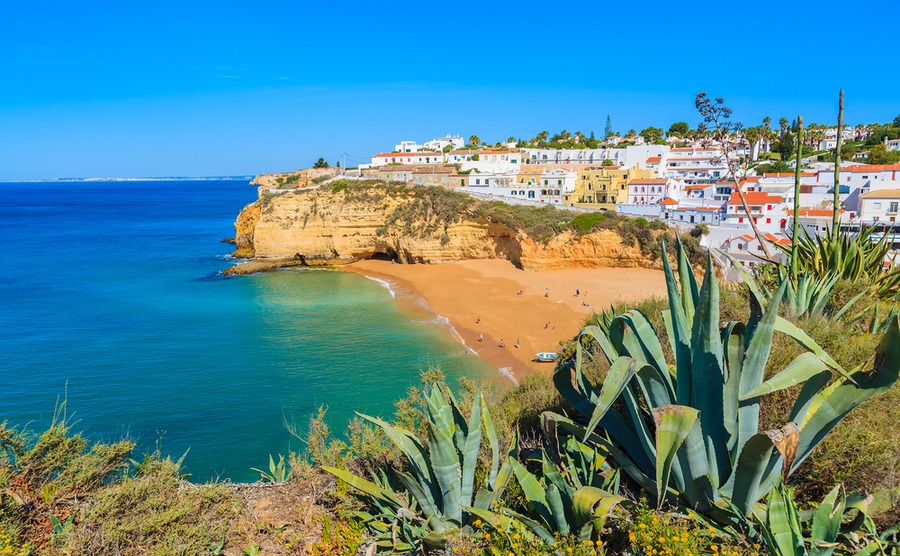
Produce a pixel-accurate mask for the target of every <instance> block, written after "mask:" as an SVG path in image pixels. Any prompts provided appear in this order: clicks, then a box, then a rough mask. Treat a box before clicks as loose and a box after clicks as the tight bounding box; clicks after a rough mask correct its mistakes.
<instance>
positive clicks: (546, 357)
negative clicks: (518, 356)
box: [534, 351, 559, 363]
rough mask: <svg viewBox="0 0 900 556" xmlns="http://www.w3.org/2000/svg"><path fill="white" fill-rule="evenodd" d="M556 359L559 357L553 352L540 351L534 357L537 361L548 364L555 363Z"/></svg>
mask: <svg viewBox="0 0 900 556" xmlns="http://www.w3.org/2000/svg"><path fill="white" fill-rule="evenodd" d="M557 357H559V354H558V353H556V352H553V351H542V352H540V353H538V354H536V355H535V356H534V358H535V359H537V360H538V361H546V362H548V363H549V362H552V361H556V359H557Z"/></svg>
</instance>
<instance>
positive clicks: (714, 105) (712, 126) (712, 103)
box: [694, 93, 772, 261]
mask: <svg viewBox="0 0 900 556" xmlns="http://www.w3.org/2000/svg"><path fill="white" fill-rule="evenodd" d="M694 106H696V107H697V111H698V112H700V115H701V116H703V122H701V123H700V125H698V126H697V131H698V132H699V133H704V132H707V131H708V132H710V135H711V136H712V138H713V139H714V140H715V141H717V142H718V143H719V144H720V145H722V152H723V159H724V160H723V161H724V162H725V165H726V167H727V168H728V174H729V175H730V176H731V181H732V189H733V190H734V191H735V192H736V193H737V194H738V198H739V199H740V200H741V206H742V207H743V209H744V214H746V215H747V216H750V214H751V212H750V208H749V207H748V206H747V201H746V199H744V192H743V190H742V189H741V184H739V183H738V172H739V171H740V170H741V168H740V166H739V165H738V163H737V162H736V161H735V160H734V159H733V158H732V157H731V156H730V155H731V147H730V144H731V143H730V141H729V140H728V139H729V138H730V137H731V135H732V134H736V133H739V132H740V131H741V128H742V127H743V126H742V125H741V124H740V123H738V122H732V121H731V114H732V112H733V111H732V110H731V108H728V107H727V106H725V99H724V98H722V97H718V98H716V99H715V100H713V99H711V98H709V95H707V94H706V93H697V98H696V100H695V101H694ZM748 219H749V220H750V227H751V228H753V233H754V235H756V239H757V240H758V241H759V245H760V247H762V249H763V254H764V255H765V258H766V259H767V260H769V261H771V260H772V255H771V254H770V253H769V246H768V244H767V242H766V240H765V238H763V236H762V234H761V233H760V231H759V228H757V227H756V220H755V219H753V218H748Z"/></svg>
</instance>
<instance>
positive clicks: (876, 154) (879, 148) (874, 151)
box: [868, 143, 900, 164]
mask: <svg viewBox="0 0 900 556" xmlns="http://www.w3.org/2000/svg"><path fill="white" fill-rule="evenodd" d="M868 162H869V164H894V163H895V162H900V151H889V150H887V147H886V146H885V145H884V143H879V144H877V145H875V146H874V147H872V148H871V149H869V160H868Z"/></svg>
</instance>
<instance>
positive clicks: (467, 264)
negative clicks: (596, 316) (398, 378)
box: [337, 259, 666, 382]
mask: <svg viewBox="0 0 900 556" xmlns="http://www.w3.org/2000/svg"><path fill="white" fill-rule="evenodd" d="M337 270H341V271H344V272H355V273H357V274H361V275H363V276H365V277H367V278H369V279H373V280H376V281H381V282H384V283H386V284H387V287H388V290H389V291H391V294H392V296H393V297H394V298H395V299H397V300H398V301H400V302H401V303H404V302H408V303H417V301H416V299H421V300H422V301H421V302H422V303H423V304H424V305H425V307H421V306H420V309H421V308H424V309H425V310H427V311H429V312H431V313H433V314H434V315H436V316H437V317H443V318H445V319H446V320H447V322H448V333H449V334H450V335H451V336H456V335H458V337H455V338H454V339H456V341H457V342H459V343H461V344H462V345H463V346H465V347H466V348H467V349H470V350H471V351H473V352H474V353H475V354H477V355H478V356H479V357H481V358H482V359H484V360H485V361H486V362H488V363H489V364H491V365H492V366H493V367H495V368H496V369H498V370H499V371H500V373H501V374H504V375H506V376H507V377H508V378H511V379H512V380H513V381H514V382H515V381H517V380H518V379H520V378H522V377H523V376H525V375H526V374H528V373H532V372H550V371H552V369H553V368H554V365H553V364H552V363H542V362H536V361H534V358H535V354H537V353H538V352H543V351H557V348H558V346H559V344H560V343H561V342H563V341H566V340H570V339H572V338H574V337H575V336H576V335H577V334H578V331H579V330H581V327H582V324H583V322H584V320H585V318H587V317H588V316H589V315H590V314H592V313H593V312H595V311H596V310H602V309H604V308H606V307H608V306H609V305H610V304H612V303H615V302H618V301H626V300H632V299H639V298H643V297H646V296H648V295H660V296H662V295H665V293H666V290H665V280H664V276H663V273H662V271H659V270H650V269H640V268H598V269H565V270H540V271H524V270H520V269H518V268H516V267H515V266H514V265H513V264H512V263H510V262H509V261H506V260H500V259H483V260H469V261H461V262H454V263H444V264H433V265H424V264H422V265H406V264H393V263H391V262H389V261H380V260H364V261H357V262H354V263H351V264H349V265H346V266H342V267H340V268H338V269H337ZM382 285H385V284H382ZM576 290H577V292H578V295H576ZM519 292H521V294H520V293H519ZM453 331H455V333H456V334H453ZM481 336H483V340H482V341H479V338H480V337H481ZM501 340H502V341H503V342H504V343H505V347H501V346H500V342H501ZM517 342H518V343H519V347H516V343H517Z"/></svg>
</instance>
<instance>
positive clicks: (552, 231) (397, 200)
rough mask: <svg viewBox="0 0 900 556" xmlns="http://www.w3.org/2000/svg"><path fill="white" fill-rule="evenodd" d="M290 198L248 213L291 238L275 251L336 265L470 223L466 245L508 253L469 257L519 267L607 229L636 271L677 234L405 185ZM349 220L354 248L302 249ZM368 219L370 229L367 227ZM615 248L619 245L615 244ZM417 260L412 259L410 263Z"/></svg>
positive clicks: (274, 197) (268, 196)
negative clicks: (553, 246) (537, 249)
mask: <svg viewBox="0 0 900 556" xmlns="http://www.w3.org/2000/svg"><path fill="white" fill-rule="evenodd" d="M283 195H284V194H280V193H274V192H269V191H262V192H261V196H260V201H259V203H258V204H257V205H253V206H252V207H248V209H245V212H247V211H248V210H250V208H253V207H256V208H258V209H259V211H260V217H261V218H262V220H263V221H265V222H266V224H265V225H266V226H267V229H269V230H274V232H275V233H277V234H279V236H278V237H282V238H285V239H282V240H270V241H269V242H268V243H269V244H270V245H272V244H277V245H282V246H284V245H285V244H287V243H290V244H292V245H293V244H294V243H296V244H297V246H298V247H297V248H296V251H297V252H298V253H299V254H300V255H302V256H303V257H304V258H305V259H309V260H319V259H328V261H327V262H329V263H335V262H348V260H353V258H354V257H356V256H366V253H373V252H378V251H377V250H378V249H379V248H384V246H383V245H384V244H390V245H391V246H392V248H393V249H394V251H398V252H399V251H401V250H403V249H401V246H400V245H396V244H398V243H402V244H404V245H405V246H409V245H415V244H417V243H418V245H427V244H428V242H433V243H434V245H435V246H438V242H437V241H435V240H439V245H440V246H443V245H446V244H450V243H452V240H453V236H454V227H457V230H458V226H459V225H463V224H465V225H468V227H469V230H472V229H473V227H474V229H477V228H478V227H482V228H483V231H480V232H477V233H480V234H482V235H481V236H478V235H477V233H476V235H475V236H472V237H471V238H470V239H467V240H466V241H469V242H470V243H469V245H470V246H471V245H472V243H471V242H476V243H477V242H479V241H480V242H481V243H484V244H485V245H487V244H489V243H491V242H494V241H499V242H502V243H503V246H502V247H498V248H487V247H486V248H485V249H483V250H481V251H473V252H470V253H469V254H468V256H475V257H485V256H492V257H496V256H504V255H505V256H507V257H509V258H511V260H513V262H514V263H515V264H519V261H518V260H517V257H518V256H519V254H520V252H521V251H522V249H520V248H519V247H515V245H516V244H520V243H522V242H534V243H535V244H536V245H537V246H547V245H548V244H550V243H552V242H554V241H556V243H557V244H559V243H560V242H562V243H567V242H568V243H573V242H578V241H580V240H581V238H584V237H585V236H587V235H589V234H592V233H594V232H598V231H603V230H608V231H611V232H613V233H614V234H616V235H618V236H619V238H621V245H622V246H623V247H625V248H626V250H627V249H632V251H631V252H630V253H629V254H628V257H631V258H630V259H629V261H628V263H627V264H629V265H633V264H635V262H634V261H636V260H639V261H641V262H640V264H641V265H646V266H658V265H659V264H660V263H659V261H660V260H661V259H660V256H661V253H660V248H659V245H660V240H665V241H668V242H670V243H671V242H674V241H675V240H676V234H675V233H674V232H673V231H672V230H670V229H668V228H667V227H666V226H665V225H664V224H663V223H661V222H658V221H648V220H646V219H644V218H631V217H627V216H620V215H618V214H616V213H614V212H587V213H586V212H578V211H575V210H567V209H565V208H557V207H555V206H552V205H537V206H535V205H521V204H507V203H504V202H502V201H498V200H481V199H478V198H475V197H473V196H471V195H468V194H466V193H464V192H462V191H460V190H456V189H452V188H445V187H437V186H424V185H410V184H406V183H403V182H384V181H377V180H363V181H359V180H337V181H334V182H330V183H329V184H327V185H325V186H322V187H319V188H317V189H308V190H303V191H298V192H295V193H291V194H289V196H287V197H284V196H283ZM276 213H277V214H276ZM248 214H249V213H248ZM342 219H347V222H348V225H350V226H353V228H354V230H353V234H352V237H354V238H356V239H354V240H353V241H354V242H355V243H353V244H352V245H350V246H346V245H345V247H347V248H346V249H343V250H342V249H341V247H340V246H335V244H333V243H329V250H328V252H327V253H326V252H321V253H314V252H310V251H315V248H310V249H309V250H307V251H303V248H302V247H301V246H303V245H305V246H309V245H311V244H316V245H319V244H321V245H324V243H322V240H328V239H329V237H326V236H329V235H330V234H334V235H335V237H337V236H338V235H340V234H339V231H338V229H337V228H339V227H340V226H341V225H342ZM245 220H247V218H245V217H244V213H242V217H241V218H240V219H239V222H238V224H239V228H241V227H244V228H248V230H249V228H250V227H249V226H247V224H246V222H244V221H245ZM362 220H365V222H366V224H364V225H362V224H361V221H362ZM308 226H313V228H311V229H312V230H314V231H313V232H310V233H312V234H318V235H317V236H315V238H313V237H310V236H309V235H308V234H307V235H304V234H305V233H306V232H304V231H303V230H306V229H307V227H308ZM365 226H373V228H372V230H371V231H372V235H371V237H370V238H369V239H368V240H365V241H363V240H361V239H359V238H361V237H364V236H365V234H366V233H367V232H366V231H365ZM287 228H293V229H294V230H295V232H292V233H295V234H296V235H295V236H294V239H287V236H288V235H289V234H288V233H287V232H284V231H283V230H285V229H287ZM251 232H252V230H249V231H248V232H245V233H243V234H242V233H241V231H240V229H239V230H238V234H237V239H238V242H239V243H241V242H243V243H248V244H249V243H251V242H252V238H250V239H248V237H249V236H250V235H251ZM268 233H269V235H271V234H272V232H268ZM457 233H458V232H457ZM466 233H471V232H466ZM701 234H702V231H701V230H700V229H699V228H698V229H697V230H695V232H694V233H692V234H679V235H680V240H681V241H682V243H683V244H684V245H685V248H686V249H687V251H688V256H689V258H690V259H691V261H692V262H694V263H695V264H699V263H700V262H701V261H702V250H701V249H700V248H699V238H700V236H701ZM245 236H248V237H245ZM341 237H344V236H341ZM297 238H303V239H297ZM379 238H380V239H379ZM387 240H389V241H387ZM416 240H423V241H418V242H417V241H416ZM317 241H318V243H316V242H317ZM279 242H280V243H279ZM292 242H293V243H292ZM380 245H381V247H379V246H380ZM607 245H609V244H607ZM609 248H613V246H612V245H610V246H609ZM284 249H288V248H287V247H284ZM284 249H282V250H284ZM291 249H293V248H291ZM332 249H334V250H332ZM354 249H355V251H354ZM619 251H622V250H619ZM291 255H293V251H291ZM264 256H270V255H264ZM282 256H284V255H282ZM458 256H462V257H465V256H466V254H465V253H459V255H458ZM538 256H539V255H538ZM615 256H622V255H621V254H612V253H610V257H607V258H613V257H615ZM401 258H403V257H401ZM417 258H418V257H414V256H413V257H410V262H412V261H413V260H416V259H417ZM422 258H423V259H424V260H425V261H426V262H427V261H428V260H429V258H428V257H427V256H425V257H422Z"/></svg>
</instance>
